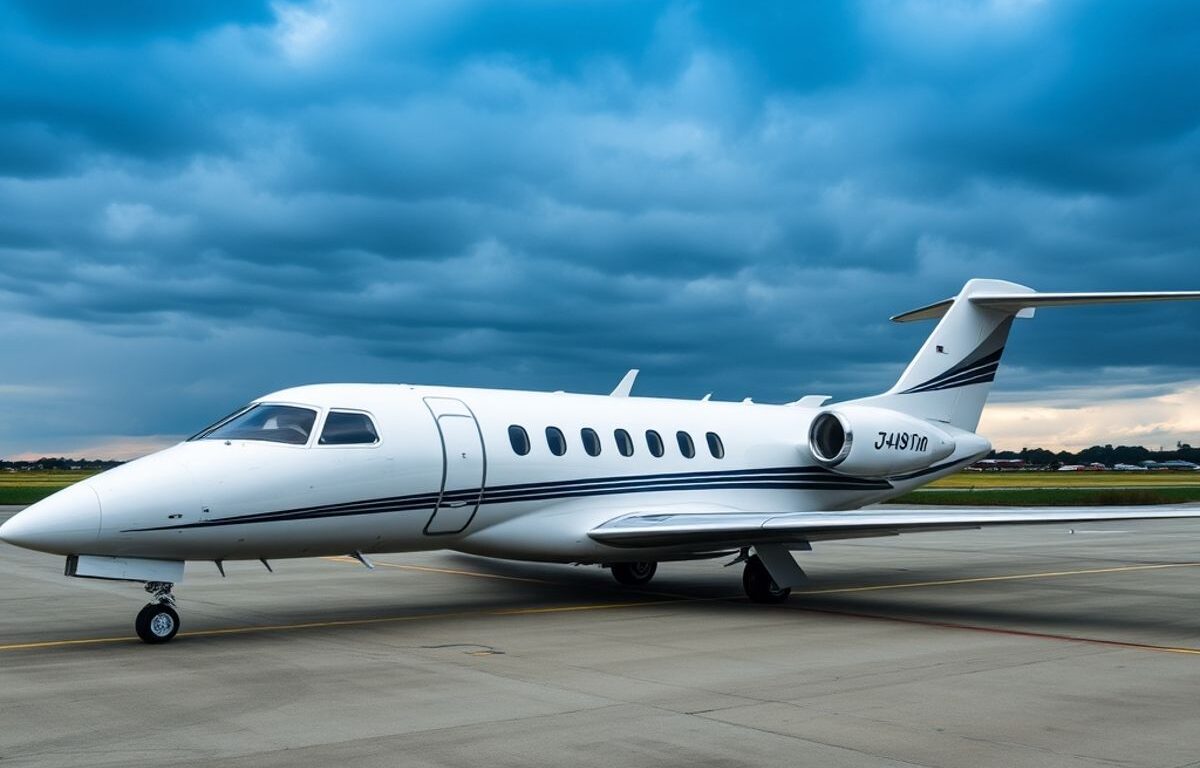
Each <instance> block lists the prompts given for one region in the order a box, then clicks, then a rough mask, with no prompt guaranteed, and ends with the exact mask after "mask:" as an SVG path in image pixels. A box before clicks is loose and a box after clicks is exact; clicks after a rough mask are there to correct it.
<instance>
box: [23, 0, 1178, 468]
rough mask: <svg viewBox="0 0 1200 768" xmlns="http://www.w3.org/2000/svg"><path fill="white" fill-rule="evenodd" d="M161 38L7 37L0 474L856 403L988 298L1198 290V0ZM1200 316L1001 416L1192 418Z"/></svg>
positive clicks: (1080, 336)
mask: <svg viewBox="0 0 1200 768" xmlns="http://www.w3.org/2000/svg"><path fill="white" fill-rule="evenodd" d="M152 5H153V6H154V7H153V8H149V7H146V8H141V9H140V10H138V9H134V10H133V11H130V12H129V13H128V14H126V12H125V11H124V10H121V9H107V10H106V11H104V12H103V13H99V12H96V11H94V10H89V9H87V8H82V7H77V6H75V5H73V4H68V3H47V4H18V5H14V6H10V7H9V9H8V10H7V11H6V15H5V17H4V21H5V23H4V25H3V27H2V31H0V42H2V44H0V67H3V68H4V70H5V71H6V72H15V73H19V74H20V76H19V77H11V78H5V79H3V81H2V82H0V263H2V265H3V266H2V268H0V319H3V320H4V321H5V322H6V328H8V329H9V330H8V333H7V335H6V337H4V338H2V339H0V354H3V355H4V358H3V359H17V360H21V361H22V364H21V365H20V366H19V367H17V368H13V369H10V372H9V373H7V374H5V376H4V377H2V378H0V386H5V385H7V386H18V387H22V388H33V390H35V391H36V389H37V388H38V387H46V388H47V389H46V390H45V394H44V396H42V397H40V398H39V397H37V396H36V394H34V395H29V396H28V397H26V396H22V397H23V398H24V399H21V400H20V403H21V405H20V406H19V408H18V406H17V405H11V406H10V408H9V410H8V411H7V418H6V419H5V420H4V422H3V423H0V452H3V451H12V450H23V449H24V448H25V446H26V445H31V444H32V443H33V442H34V441H36V440H41V439H44V438H54V439H56V440H57V439H60V438H61V439H63V440H66V439H68V437H69V438H70V439H71V440H76V441H77V444H79V445H81V446H83V445H87V444H88V439H89V437H88V436H89V435H94V436H100V435H107V436H111V435H140V434H161V433H164V432H166V433H170V434H176V433H178V434H183V433H187V432H190V431H191V430H192V429H194V428H197V427H199V426H201V425H202V424H204V423H206V422H207V421H208V420H209V419H210V418H211V417H213V416H214V415H218V414H220V413H223V412H225V411H227V410H229V409H230V408H231V407H233V406H234V405H236V404H237V402H238V401H241V400H246V399H249V398H250V397H254V396H257V395H259V394H262V393H263V392H266V391H269V390H271V389H273V388H276V387H279V386H286V385H288V384H294V383H298V382H305V381H315V380H322V379H343V380H344V379H367V380H397V379H400V380H407V381H413V382H419V381H426V382H431V383H433V382H445V383H452V384H476V385H482V386H515V387H529V388H544V389H559V388H566V389H578V390H584V391H605V390H607V389H608V388H609V387H610V386H611V384H612V382H613V381H615V379H616V378H618V377H619V376H620V374H621V373H623V371H624V370H625V369H626V368H628V367H633V366H640V367H642V368H643V369H644V373H643V376H642V380H641V381H640V382H639V391H643V392H645V393H647V394H663V395H679V396H686V397H692V396H697V397H698V396H700V395H702V394H704V393H705V392H708V391H716V392H717V393H718V396H719V397H721V396H724V397H728V398H730V399H735V398H736V399H740V398H741V397H744V396H746V395H753V396H755V398H756V399H757V400H760V401H771V400H776V401H781V400H791V399H794V398H795V397H798V396H799V395H801V394H804V393H805V392H806V391H812V390H814V389H815V390H818V391H823V392H828V393H830V394H836V395H838V396H844V397H850V396H855V395H862V394H867V393H869V392H872V391H877V390H880V389H883V388H884V387H886V386H887V385H888V384H889V383H890V382H891V381H893V380H894V379H895V378H896V377H897V376H898V375H899V372H900V371H901V370H902V369H903V366H904V364H905V363H906V362H907V360H908V358H909V357H910V356H911V355H912V353H913V352H914V351H915V349H916V348H917V346H919V344H920V341H921V339H922V337H923V335H924V334H925V333H927V331H928V329H926V328H920V327H891V326H889V325H888V324H887V323H886V317H887V316H888V315H890V314H893V313H895V312H897V311H901V310H903V309H906V308H909V307H911V306H917V305H920V304H924V303H927V302H929V301H932V300H936V299H938V298H942V297H944V296H948V295H952V294H953V293H955V292H956V291H957V290H958V288H959V287H960V286H961V284H962V282H964V281H965V280H966V279H968V278H969V277H973V276H988V277H1004V278H1007V279H1012V280H1016V281H1018V282H1027V283H1029V284H1030V285H1033V286H1035V287H1037V288H1041V289H1046V290H1071V289H1078V290H1104V289H1138V288H1142V289H1154V288H1163V287H1189V286H1191V287H1195V286H1200V252H1198V251H1200V247H1198V246H1197V243H1198V242H1200V238H1198V237H1197V235H1198V234H1200V232H1198V227H1200V225H1198V224H1197V223H1196V221H1197V220H1196V217H1195V216H1194V215H1193V214H1194V211H1193V210H1192V209H1193V208H1194V201H1195V199H1196V197H1197V192H1198V188H1200V167H1198V165H1200V164H1198V163H1197V158H1198V157H1200V152H1198V151H1197V150H1198V149H1200V131H1198V130H1197V125H1198V124H1200V96H1198V95H1197V94H1196V93H1195V89H1194V88H1189V87H1187V83H1186V79H1185V78H1184V74H1183V73H1186V72H1191V71H1194V70H1195V69H1196V65H1197V64H1200V61H1197V59H1198V58H1200V53H1198V52H1197V51H1200V49H1198V48H1197V47H1196V46H1195V45H1194V44H1192V41H1194V39H1195V35H1196V34H1197V30H1198V28H1200V18H1198V16H1200V15H1198V14H1196V12H1195V10H1194V8H1193V6H1192V5H1191V4H1189V3H1182V2H1180V3H1174V2H1170V3H1162V4H1154V5H1147V4H1114V5H1112V6H1108V5H1106V6H1103V7H1097V6H1095V5H1090V4H1082V3H1036V2H982V3H975V2H971V3H968V2H962V3H936V4H933V3H927V2H921V1H919V0H914V1H913V2H904V3H877V2H869V1H868V2H863V3H859V4H847V5H839V6H836V7H834V6H824V5H817V4H795V3H778V4H767V5H762V6H758V7H756V8H754V9H750V10H748V9H744V8H738V9H733V8H731V7H727V6H723V5H721V4H716V3H707V2H665V3H641V2H630V3H624V2H616V3H614V2H578V3H570V4H561V3H552V2H540V1H533V0H529V1H526V2H518V3H505V4H498V3H490V2H467V1H465V0H464V1H462V2H450V3H446V2H436V3H432V2H431V3H423V2H417V3H405V4H403V5H402V6H397V7H391V6H380V5H378V4H373V3H365V2H350V1H345V0H330V1H328V2H325V1H322V2H312V3H285V2H275V3H270V4H265V5H252V4H233V5H230V4H222V3H205V4H201V5H202V6H203V7H199V6H197V7H194V8H192V7H190V6H187V7H185V6H174V5H173V6H171V8H160V7H159V6H160V5H161V4H152ZM89 8H90V6H89ZM178 9H183V10H178ZM135 11H137V12H135ZM101 16H103V18H100V17H101ZM135 16H136V18H135ZM1194 318H1195V307H1144V308H1124V307H1122V308H1107V309H1094V310H1091V309H1088V310H1077V311H1073V312H1067V311H1065V310H1060V311H1057V312H1056V311H1055V310H1049V311H1045V312H1040V313H1039V317H1038V318H1037V319H1036V320H1035V321H1034V322H1033V323H1022V324H1020V326H1019V328H1018V330H1017V331H1016V332H1015V333H1014V337H1013V342H1012V344H1011V345H1010V348H1009V352H1008V356H1007V358H1006V361H1007V362H1009V363H1010V364H1011V367H1009V368H1007V369H1006V371H1002V375H1001V378H1000V379H999V381H998V385H997V396H998V398H999V399H1000V400H1002V401H1004V400H1007V401H1009V402H1013V401H1019V402H1031V401H1037V400H1038V398H1039V397H1041V395H1040V394H1039V392H1045V391H1047V390H1049V391H1050V392H1051V393H1052V394H1053V393H1055V392H1058V393H1059V394H1065V389H1064V383H1069V382H1079V381H1081V380H1083V381H1085V382H1086V385H1085V386H1082V387H1080V388H1079V390H1078V391H1076V392H1073V393H1072V394H1071V396H1078V397H1079V398H1080V401H1085V400H1086V399H1087V398H1088V397H1089V396H1090V395H1089V392H1092V393H1093V394H1095V391H1093V390H1089V387H1101V386H1104V387H1108V386H1118V387H1119V386H1136V385H1139V384H1140V383H1144V382H1146V381H1155V382H1170V383H1171V386H1178V387H1182V386H1185V384H1184V382H1188V381H1194V380H1197V379H1200V363H1198V361H1197V360H1196V358H1195V355H1194V354H1193V353H1192V348H1193V347H1194V346H1195V344H1194V342H1195V340H1196V334H1195V330H1194V329H1195V327H1196V326H1195V322H1194ZM263 360H269V361H270V364H269V365H263V364H262V363H261V361H263ZM1105 366H1106V367H1105ZM1097 371H1103V376H1102V378H1101V377H1100V376H1099V375H1098V374H1097ZM1085 377H1086V378H1085ZM62 388H67V389H70V390H71V391H74V392H77V393H79V394H78V396H77V399H76V401H75V402H73V403H68V404H65V405H64V404H63V402H62V398H61V396H60V395H58V394H56V392H57V391H59V390H61V389H62ZM22 391H25V390H24V389H23V390H22ZM22 409H24V410H22ZM47 409H50V410H61V411H66V412H68V413H70V414H71V416H70V417H69V418H66V417H64V419H63V421H62V423H58V422H57V421H56V420H55V419H49V420H45V419H38V418H35V417H33V416H27V415H25V414H26V413H27V412H30V411H32V412H39V411H44V410H47ZM0 413H5V411H4V408H3V407H2V406H0ZM92 444H98V443H96V442H95V441H92Z"/></svg>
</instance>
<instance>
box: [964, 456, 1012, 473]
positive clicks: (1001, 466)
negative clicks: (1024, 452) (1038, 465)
mask: <svg viewBox="0 0 1200 768" xmlns="http://www.w3.org/2000/svg"><path fill="white" fill-rule="evenodd" d="M971 466H972V467H974V468H976V469H983V470H991V471H999V470H1006V469H1008V470H1012V469H1025V460H1024V459H980V460H979V461H977V462H975V463H974V464H972V465H971Z"/></svg>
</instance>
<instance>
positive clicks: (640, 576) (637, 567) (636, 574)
mask: <svg viewBox="0 0 1200 768" xmlns="http://www.w3.org/2000/svg"><path fill="white" fill-rule="evenodd" d="M657 570H658V563H655V562H641V563H613V565H612V575H613V578H614V579H616V580H617V582H618V583H620V584H624V585H625V586H627V587H640V586H642V585H643V584H649V583H650V579H653V578H654V572H655V571H657Z"/></svg>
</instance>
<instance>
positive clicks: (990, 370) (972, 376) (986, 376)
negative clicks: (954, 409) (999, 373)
mask: <svg viewBox="0 0 1200 768" xmlns="http://www.w3.org/2000/svg"><path fill="white" fill-rule="evenodd" d="M998 367H999V365H998V364H993V365H990V366H988V367H986V368H983V369H980V370H978V371H969V372H967V373H963V374H960V375H959V376H956V377H954V378H953V379H949V380H947V381H945V382H942V383H941V384H937V385H932V386H927V387H920V388H917V389H910V390H907V391H906V392H905V393H904V394H906V395H911V394H916V393H918V392H939V391H941V390H943V389H956V388H958V387H965V386H967V385H969V384H982V383H986V382H989V381H992V380H994V379H995V378H996V369H997V368H998Z"/></svg>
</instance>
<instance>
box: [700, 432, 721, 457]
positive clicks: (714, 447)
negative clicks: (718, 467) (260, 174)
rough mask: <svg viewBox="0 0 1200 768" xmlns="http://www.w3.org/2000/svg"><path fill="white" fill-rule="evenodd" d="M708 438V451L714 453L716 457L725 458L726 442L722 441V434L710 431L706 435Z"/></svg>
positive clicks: (713, 455)
mask: <svg viewBox="0 0 1200 768" xmlns="http://www.w3.org/2000/svg"><path fill="white" fill-rule="evenodd" d="M704 437H705V438H706V439H707V440H708V452H709V453H711V454H712V457H713V458H714V459H723V458H725V444H724V443H722V442H721V436H720V435H718V434H717V433H716V432H709V433H708V434H707V435H705V436H704Z"/></svg>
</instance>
